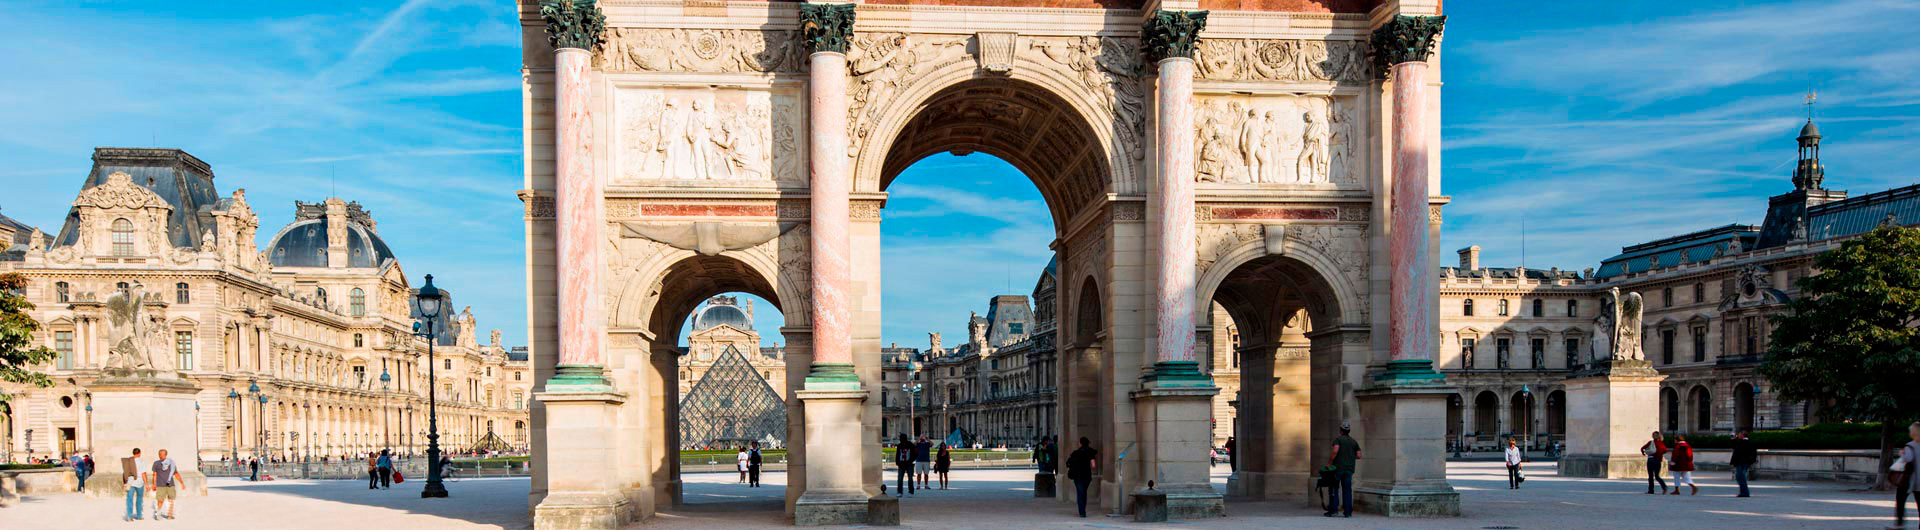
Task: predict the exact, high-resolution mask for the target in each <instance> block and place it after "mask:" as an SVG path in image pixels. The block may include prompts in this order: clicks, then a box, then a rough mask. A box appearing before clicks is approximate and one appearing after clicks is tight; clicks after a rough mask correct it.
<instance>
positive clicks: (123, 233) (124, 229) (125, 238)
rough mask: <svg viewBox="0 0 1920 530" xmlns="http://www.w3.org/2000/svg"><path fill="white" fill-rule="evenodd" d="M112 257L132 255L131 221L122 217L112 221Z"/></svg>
mask: <svg viewBox="0 0 1920 530" xmlns="http://www.w3.org/2000/svg"><path fill="white" fill-rule="evenodd" d="M113 255H115V256H132V255H133V221H128V220H126V218H124V217H123V218H120V219H114V220H113Z"/></svg>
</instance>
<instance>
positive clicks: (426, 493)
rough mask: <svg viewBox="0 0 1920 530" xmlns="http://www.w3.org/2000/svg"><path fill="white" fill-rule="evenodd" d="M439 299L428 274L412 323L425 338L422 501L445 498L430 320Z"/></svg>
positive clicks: (438, 294) (438, 291)
mask: <svg viewBox="0 0 1920 530" xmlns="http://www.w3.org/2000/svg"><path fill="white" fill-rule="evenodd" d="M441 298H442V295H441V294H440V289H439V288H436V287H434V286H433V275H432V274H428V275H427V284H426V285H422V286H420V292H418V293H416V294H414V299H415V300H416V301H417V302H418V304H419V306H420V320H419V321H416V322H414V323H413V331H414V334H415V335H418V336H421V337H426V339H427V486H426V489H422V490H420V497H421V498H428V497H446V496H447V486H446V485H445V484H441V483H440V412H439V407H438V404H437V403H435V401H436V400H437V398H438V396H437V395H436V393H437V392H438V391H439V383H438V382H437V381H436V380H435V379H434V378H435V374H434V366H433V341H434V335H435V333H434V329H433V320H434V318H436V317H439V316H440V302H441ZM423 328H424V329H423Z"/></svg>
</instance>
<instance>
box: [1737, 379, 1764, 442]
mask: <svg viewBox="0 0 1920 530" xmlns="http://www.w3.org/2000/svg"><path fill="white" fill-rule="evenodd" d="M1757 393H1759V390H1757V389H1756V388H1755V387H1754V386H1753V383H1748V382H1746V381H1741V382H1740V383H1739V384H1736V385H1733V430H1734V432H1747V431H1752V430H1753V423H1754V410H1753V397H1754V394H1757Z"/></svg>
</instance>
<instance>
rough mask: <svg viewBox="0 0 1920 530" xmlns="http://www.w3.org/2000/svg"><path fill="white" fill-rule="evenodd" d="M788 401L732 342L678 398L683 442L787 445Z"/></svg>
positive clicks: (700, 446) (700, 445) (702, 446)
mask: <svg viewBox="0 0 1920 530" xmlns="http://www.w3.org/2000/svg"><path fill="white" fill-rule="evenodd" d="M786 439H787V404H786V402H785V401H782V400H781V399H780V394H778V393H776V392H774V391H773V386H771V385H768V384H767V381H766V380H765V379H762V378H761V377H760V374H759V373H758V372H755V371H754V369H753V365H751V364H748V363H747V358H746V356H744V355H741V354H740V350H739V349H738V348H734V347H733V346H728V347H727V351H725V352H723V353H721V354H720V359H719V360H717V361H715V362H714V363H713V368H710V369H708V370H707V373H706V374H705V375H702V376H701V377H700V381H699V382H698V383H694V385H693V390H691V391H688V392H687V395H686V397H685V398H682V399H681V400H680V448H681V449H707V448H714V447H735V446H742V445H746V444H748V443H749V442H756V441H757V442H761V444H762V445H767V441H768V440H772V441H773V442H774V443H775V444H778V445H785V442H786Z"/></svg>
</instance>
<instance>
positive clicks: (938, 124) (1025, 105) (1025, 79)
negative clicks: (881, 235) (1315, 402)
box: [853, 59, 1137, 233]
mask: <svg viewBox="0 0 1920 530" xmlns="http://www.w3.org/2000/svg"><path fill="white" fill-rule="evenodd" d="M1071 79H1072V77H1071V76H1069V75H1068V74H1067V73H1066V72H1062V71H1061V70H1060V68H1059V67H1055V66H1051V65H1045V64H1041V63H1038V62H1034V61H1029V60H1026V59H1021V60H1018V61H1017V62H1016V66H1015V68H1014V69H1013V71H1012V72H1010V73H1009V74H1007V75H992V74H988V73H986V72H984V71H981V70H980V69H979V68H978V66H977V64H976V63H974V62H972V61H962V62H956V63H951V64H948V65H945V66H943V67H939V68H937V69H935V70H933V71H931V72H927V73H926V74H925V75H921V76H919V77H917V78H916V79H915V80H914V81H912V83H911V84H910V85H908V86H907V87H906V89H905V90H903V91H901V92H900V93H899V94H898V95H896V96H894V97H893V98H892V99H891V101H892V102H891V103H889V104H888V107H889V109H888V110H887V111H885V112H884V113H883V114H882V115H881V116H880V117H879V118H878V119H877V120H875V121H876V127H875V128H874V130H873V131H872V132H871V134H870V135H869V136H868V137H867V138H866V139H865V140H864V142H865V145H864V146H863V147H861V148H860V149H859V150H858V153H859V154H858V155H857V156H856V158H855V160H854V167H853V176H854V186H853V190H854V191H855V192H871V191H883V190H885V189H886V188H887V187H888V186H889V185H890V184H891V183H892V181H893V179H894V178H895V177H897V176H898V175H899V173H900V171H902V170H904V169H906V168H907V167H908V166H910V165H912V163H913V162H915V161H918V160H919V159H921V158H925V157H926V156H928V155H932V154H935V153H939V152H955V151H957V152H973V151H979V152H983V153H988V154H992V155H994V156H996V157H999V158H1001V159H1003V160H1006V161H1007V162H1008V163H1010V164H1012V165H1013V166H1014V167H1016V168H1018V169H1020V171H1021V172H1022V173H1023V174H1026V175H1027V177H1028V178H1029V179H1032V180H1033V181H1034V185H1035V186H1036V187H1038V188H1039V189H1040V192H1041V195H1042V196H1043V197H1045V198H1046V202H1047V206H1048V209H1049V210H1050V211H1051V213H1053V216H1054V221H1055V222H1054V226H1055V228H1056V230H1058V231H1060V232H1061V233H1065V232H1066V230H1067V227H1068V224H1069V223H1068V221H1069V220H1070V219H1071V218H1072V215H1073V212H1077V211H1085V210H1087V209H1089V208H1090V207H1091V206H1094V205H1096V204H1098V201H1096V200H1095V199H1099V198H1100V196H1099V194H1101V193H1109V192H1115V191H1120V190H1129V189H1135V188H1137V184H1136V181H1137V179H1136V178H1135V177H1134V174H1135V167H1134V162H1133V159H1132V157H1131V155H1129V154H1128V153H1126V150H1125V149H1120V148H1118V147H1117V146H1116V143H1115V134H1114V133H1113V128H1112V120H1111V119H1110V118H1105V117H1103V116H1101V113H1100V112H1099V111H1097V110H1096V109H1097V108H1098V106H1097V105H1096V104H1094V103H1093V101H1094V98H1093V97H1092V96H1088V95H1086V94H1085V91H1083V90H1080V89H1078V88H1076V86H1075V85H1074V84H1073V83H1072V81H1071ZM973 104H979V105H981V107H972V106H970V105H973ZM1010 115H1012V116H1013V117H1011V119H1012V120H1013V121H1008V120H1007V119H1003V118H1007V117H1009V116H1010ZM943 118H945V119H943ZM1026 118H1034V119H1038V120H1042V121H1041V124H1042V125H1043V126H1045V127H1046V128H1045V129H1042V130H1041V132H1040V133H1037V134H1034V135H1032V136H1031V137H1028V136H1025V135H1024V132H1025V131H1021V130H1018V128H1017V127H1015V125H1017V124H1018V123H1019V120H1022V119H1026ZM903 140H904V141H903ZM858 141H859V140H856V142H858ZM1062 145H1064V146H1066V147H1067V148H1070V149H1079V151H1076V152H1071V153H1062V152H1057V151H1055V152H1051V153H1049V152H1047V151H1045V149H1049V148H1058V147H1057V146H1062ZM1069 188H1073V189H1069ZM1089 188H1091V189H1089ZM1076 195H1077V196H1076Z"/></svg>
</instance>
